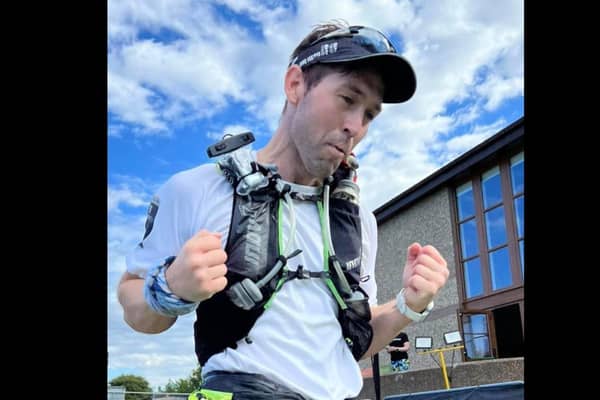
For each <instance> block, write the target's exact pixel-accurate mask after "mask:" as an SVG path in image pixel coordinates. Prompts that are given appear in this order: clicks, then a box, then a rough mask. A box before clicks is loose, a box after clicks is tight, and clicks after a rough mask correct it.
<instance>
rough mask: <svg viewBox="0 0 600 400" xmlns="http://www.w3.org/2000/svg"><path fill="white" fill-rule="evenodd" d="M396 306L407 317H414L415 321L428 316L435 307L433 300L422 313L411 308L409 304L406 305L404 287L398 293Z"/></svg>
mask: <svg viewBox="0 0 600 400" xmlns="http://www.w3.org/2000/svg"><path fill="white" fill-rule="evenodd" d="M396 307H397V308H398V311H400V313H401V314H403V315H404V316H406V317H407V318H409V319H412V320H413V321H415V322H421V321H423V320H424V319H425V318H427V316H428V315H429V313H430V312H431V310H432V309H433V300H432V301H431V302H430V303H429V304H427V308H425V311H423V312H421V313H418V312H415V311H413V310H411V309H410V307H409V306H407V305H406V299H405V298H404V288H402V290H400V293H398V296H396Z"/></svg>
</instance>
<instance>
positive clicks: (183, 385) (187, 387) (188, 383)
mask: <svg viewBox="0 0 600 400" xmlns="http://www.w3.org/2000/svg"><path fill="white" fill-rule="evenodd" d="M201 373H202V368H201V367H200V366H199V365H198V366H197V367H196V368H195V369H194V370H193V371H192V373H191V374H190V376H188V377H187V378H183V379H177V380H176V381H175V382H172V381H171V380H170V379H169V382H168V383H167V384H166V386H165V387H164V388H163V389H160V388H159V391H160V392H163V393H191V392H193V391H194V390H196V389H198V388H199V387H200V384H201V383H202V376H201Z"/></svg>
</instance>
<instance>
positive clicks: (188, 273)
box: [165, 230, 227, 302]
mask: <svg viewBox="0 0 600 400" xmlns="http://www.w3.org/2000/svg"><path fill="white" fill-rule="evenodd" d="M225 261H227V253H225V250H223V249H222V248H221V234H220V233H211V232H208V231H206V230H201V231H200V232H198V233H197V234H196V235H194V236H193V237H192V238H191V239H189V240H188V241H187V242H185V244H184V245H183V247H182V248H181V251H180V252H179V254H178V255H177V258H175V261H173V263H172V264H171V266H170V267H169V268H168V269H167V271H166V273H165V276H166V279H167V284H168V285H169V288H170V289H171V291H172V292H173V293H175V294H176V295H177V296H179V297H181V298H182V299H184V300H188V301H192V302H199V301H202V300H206V299H208V298H210V297H211V296H212V295H214V294H215V293H217V292H220V291H221V290H223V289H225V286H226V285H227V278H225V273H226V272H227V266H226V265H225Z"/></svg>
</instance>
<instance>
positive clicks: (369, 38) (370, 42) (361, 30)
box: [309, 25, 397, 53]
mask: <svg viewBox="0 0 600 400" xmlns="http://www.w3.org/2000/svg"><path fill="white" fill-rule="evenodd" d="M342 37H349V38H352V42H353V43H354V44H357V45H359V46H361V47H362V48H363V49H365V50H368V51H369V52H371V53H397V51H396V48H395V47H394V45H393V44H392V42H390V41H389V39H388V38H387V37H386V36H385V35H384V34H383V33H381V32H379V31H378V30H377V29H373V28H369V27H366V26H359V25H355V26H350V27H348V28H340V29H337V30H335V31H333V32H329V33H327V34H326V35H323V36H321V37H320V38H318V39H317V40H315V41H314V42H312V43H311V44H310V45H309V46H312V45H314V44H316V43H320V42H322V41H324V40H327V39H333V38H342Z"/></svg>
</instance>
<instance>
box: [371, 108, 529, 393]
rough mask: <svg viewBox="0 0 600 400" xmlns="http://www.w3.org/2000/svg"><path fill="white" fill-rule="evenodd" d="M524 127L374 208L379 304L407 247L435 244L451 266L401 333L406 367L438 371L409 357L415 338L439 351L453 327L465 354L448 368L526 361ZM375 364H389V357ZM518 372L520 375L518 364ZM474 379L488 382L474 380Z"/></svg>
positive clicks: (430, 360) (434, 363) (397, 276)
mask: <svg viewBox="0 0 600 400" xmlns="http://www.w3.org/2000/svg"><path fill="white" fill-rule="evenodd" d="M524 131H525V127H524V118H521V119H519V120H517V121H515V122H514V123H512V124H511V125H509V126H507V127H506V128H505V129H503V130H501V131H500V132H498V133H497V134H495V135H494V136H492V137H490V138H488V139H487V140H485V141H484V142H483V143H481V144H479V145H478V146H476V147H475V148H473V149H471V150H470V151H468V152H467V153H465V154H463V155H462V156H460V157H459V158H457V159H456V160H454V161H452V162H450V163H449V164H447V165H445V166H444V167H442V168H441V169H439V170H438V171H436V172H435V173H433V174H432V175H430V176H428V177H427V178H425V179H423V180H422V181H421V182H419V183H417V184H416V185H414V186H413V187H411V188H409V189H408V190H406V191H404V192H403V193H401V194H399V195H398V196H396V197H395V198H393V199H392V200H390V201H388V202H387V203H385V204H384V205H382V206H381V207H379V208H377V209H376V210H375V211H374V214H375V217H376V219H377V224H378V236H379V248H378V253H377V266H376V279H377V284H378V295H377V297H378V299H379V301H380V302H384V301H388V300H390V299H392V298H394V297H395V296H396V294H397V292H398V288H399V287H401V279H402V270H403V266H404V262H405V260H406V249H407V248H408V246H409V245H410V244H411V243H412V242H415V241H416V242H420V243H421V244H432V245H434V246H435V247H436V248H437V249H438V250H439V251H440V252H441V253H442V254H443V256H444V257H445V258H446V260H447V261H448V268H449V269H450V277H449V279H448V282H447V284H446V286H445V287H444V288H443V289H442V291H441V293H440V294H439V296H438V298H437V299H436V305H435V308H434V310H433V311H432V313H431V315H430V316H429V317H428V318H427V319H426V320H425V321H423V322H420V323H417V324H411V325H409V326H408V327H407V329H406V332H407V334H408V336H409V338H410V340H411V344H412V346H413V347H412V349H411V351H410V352H409V357H410V360H411V371H414V370H422V369H439V360H438V359H437V357H434V356H432V354H427V355H424V354H417V353H416V352H415V349H414V345H415V340H414V339H415V338H416V337H431V342H432V347H433V349H440V348H444V347H448V346H447V345H446V343H445V342H444V333H447V332H452V331H459V332H460V335H461V338H462V339H463V342H462V344H463V345H464V349H458V350H452V351H448V352H445V359H446V363H447V364H448V367H454V366H455V365H457V364H461V363H469V362H480V361H482V360H498V359H505V358H506V359H509V358H511V359H513V358H515V357H517V358H519V357H522V356H523V351H524V349H523V344H524V330H523V327H524V324H523V321H524V318H525V309H524V289H523V288H524V275H525V273H524V272H525V262H524V260H525V259H524V243H525V233H524V222H525V221H524V202H525V195H524V146H523V144H524V142H523V137H524ZM450 359H452V366H451V365H450ZM379 360H380V365H382V366H385V365H389V357H388V355H387V353H386V352H384V351H383V352H380V353H379ZM363 363H364V362H363ZM518 365H521V366H522V358H521V362H520V364H518ZM365 366H366V365H365ZM501 370H502V369H499V371H501ZM519 373H520V376H521V379H522V374H523V371H522V367H521V370H520V372H519V371H517V375H518V374H519ZM513 379H514V376H512V377H506V379H504V378H503V377H502V376H498V380H497V382H501V381H506V380H513ZM480 383H494V382H473V383H472V384H480ZM365 384H366V382H365ZM431 389H436V387H428V388H424V389H423V390H431Z"/></svg>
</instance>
